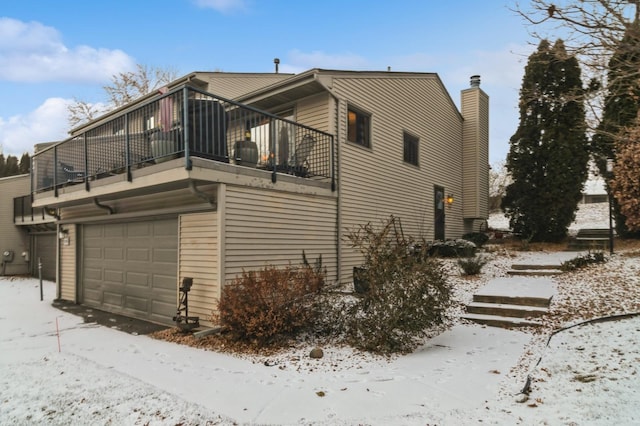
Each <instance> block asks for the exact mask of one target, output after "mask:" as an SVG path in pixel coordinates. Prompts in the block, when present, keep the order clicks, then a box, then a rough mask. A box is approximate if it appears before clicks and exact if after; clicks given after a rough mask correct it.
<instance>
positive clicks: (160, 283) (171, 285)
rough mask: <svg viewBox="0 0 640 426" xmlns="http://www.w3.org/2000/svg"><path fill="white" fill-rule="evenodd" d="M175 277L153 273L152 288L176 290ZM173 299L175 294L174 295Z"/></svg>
mask: <svg viewBox="0 0 640 426" xmlns="http://www.w3.org/2000/svg"><path fill="white" fill-rule="evenodd" d="M176 286H177V282H176V278H175V277H173V276H169V275H159V274H154V275H153V288H157V289H161V290H171V291H174V292H175V291H176ZM174 299H175V295H174Z"/></svg>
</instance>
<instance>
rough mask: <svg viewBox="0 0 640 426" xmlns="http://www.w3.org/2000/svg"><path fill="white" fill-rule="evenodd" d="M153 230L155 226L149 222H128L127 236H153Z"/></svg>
mask: <svg viewBox="0 0 640 426" xmlns="http://www.w3.org/2000/svg"><path fill="white" fill-rule="evenodd" d="M152 230H153V227H152V225H151V224H149V223H148V222H134V223H129V224H127V236H128V237H130V238H135V237H148V236H151V235H152V232H151V231H152Z"/></svg>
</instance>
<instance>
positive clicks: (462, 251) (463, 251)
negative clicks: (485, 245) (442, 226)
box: [429, 239, 476, 257]
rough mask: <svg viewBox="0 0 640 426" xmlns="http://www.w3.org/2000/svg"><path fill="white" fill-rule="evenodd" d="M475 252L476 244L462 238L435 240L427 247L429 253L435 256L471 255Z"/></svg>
mask: <svg viewBox="0 0 640 426" xmlns="http://www.w3.org/2000/svg"><path fill="white" fill-rule="evenodd" d="M475 254H476V245H475V244H474V243H472V242H471V241H467V240H463V239H457V240H448V241H436V242H435V243H433V244H432V245H431V247H430V248H429V255H430V256H437V257H471V256H475Z"/></svg>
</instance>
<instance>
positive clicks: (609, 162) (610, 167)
mask: <svg viewBox="0 0 640 426" xmlns="http://www.w3.org/2000/svg"><path fill="white" fill-rule="evenodd" d="M612 174H613V158H607V179H611V176H612ZM607 186H609V185H608V184H607ZM607 198H608V199H609V254H613V214H612V210H613V200H612V198H611V188H608V190H607Z"/></svg>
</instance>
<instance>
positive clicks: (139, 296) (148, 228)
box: [81, 219, 178, 324]
mask: <svg viewBox="0 0 640 426" xmlns="http://www.w3.org/2000/svg"><path fill="white" fill-rule="evenodd" d="M177 253H178V220H177V219H163V220H148V221H142V222H140V221H138V222H126V223H109V224H91V225H84V226H83V228H82V280H81V286H82V292H81V294H82V302H83V303H84V304H86V305H90V306H94V307H97V308H99V309H102V310H105V311H109V312H115V313H119V314H123V315H127V316H132V317H135V318H141V319H145V320H149V321H153V322H158V323H163V324H170V323H171V322H172V317H173V316H174V315H175V313H176V307H177V293H176V291H177V271H178V268H177Z"/></svg>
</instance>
